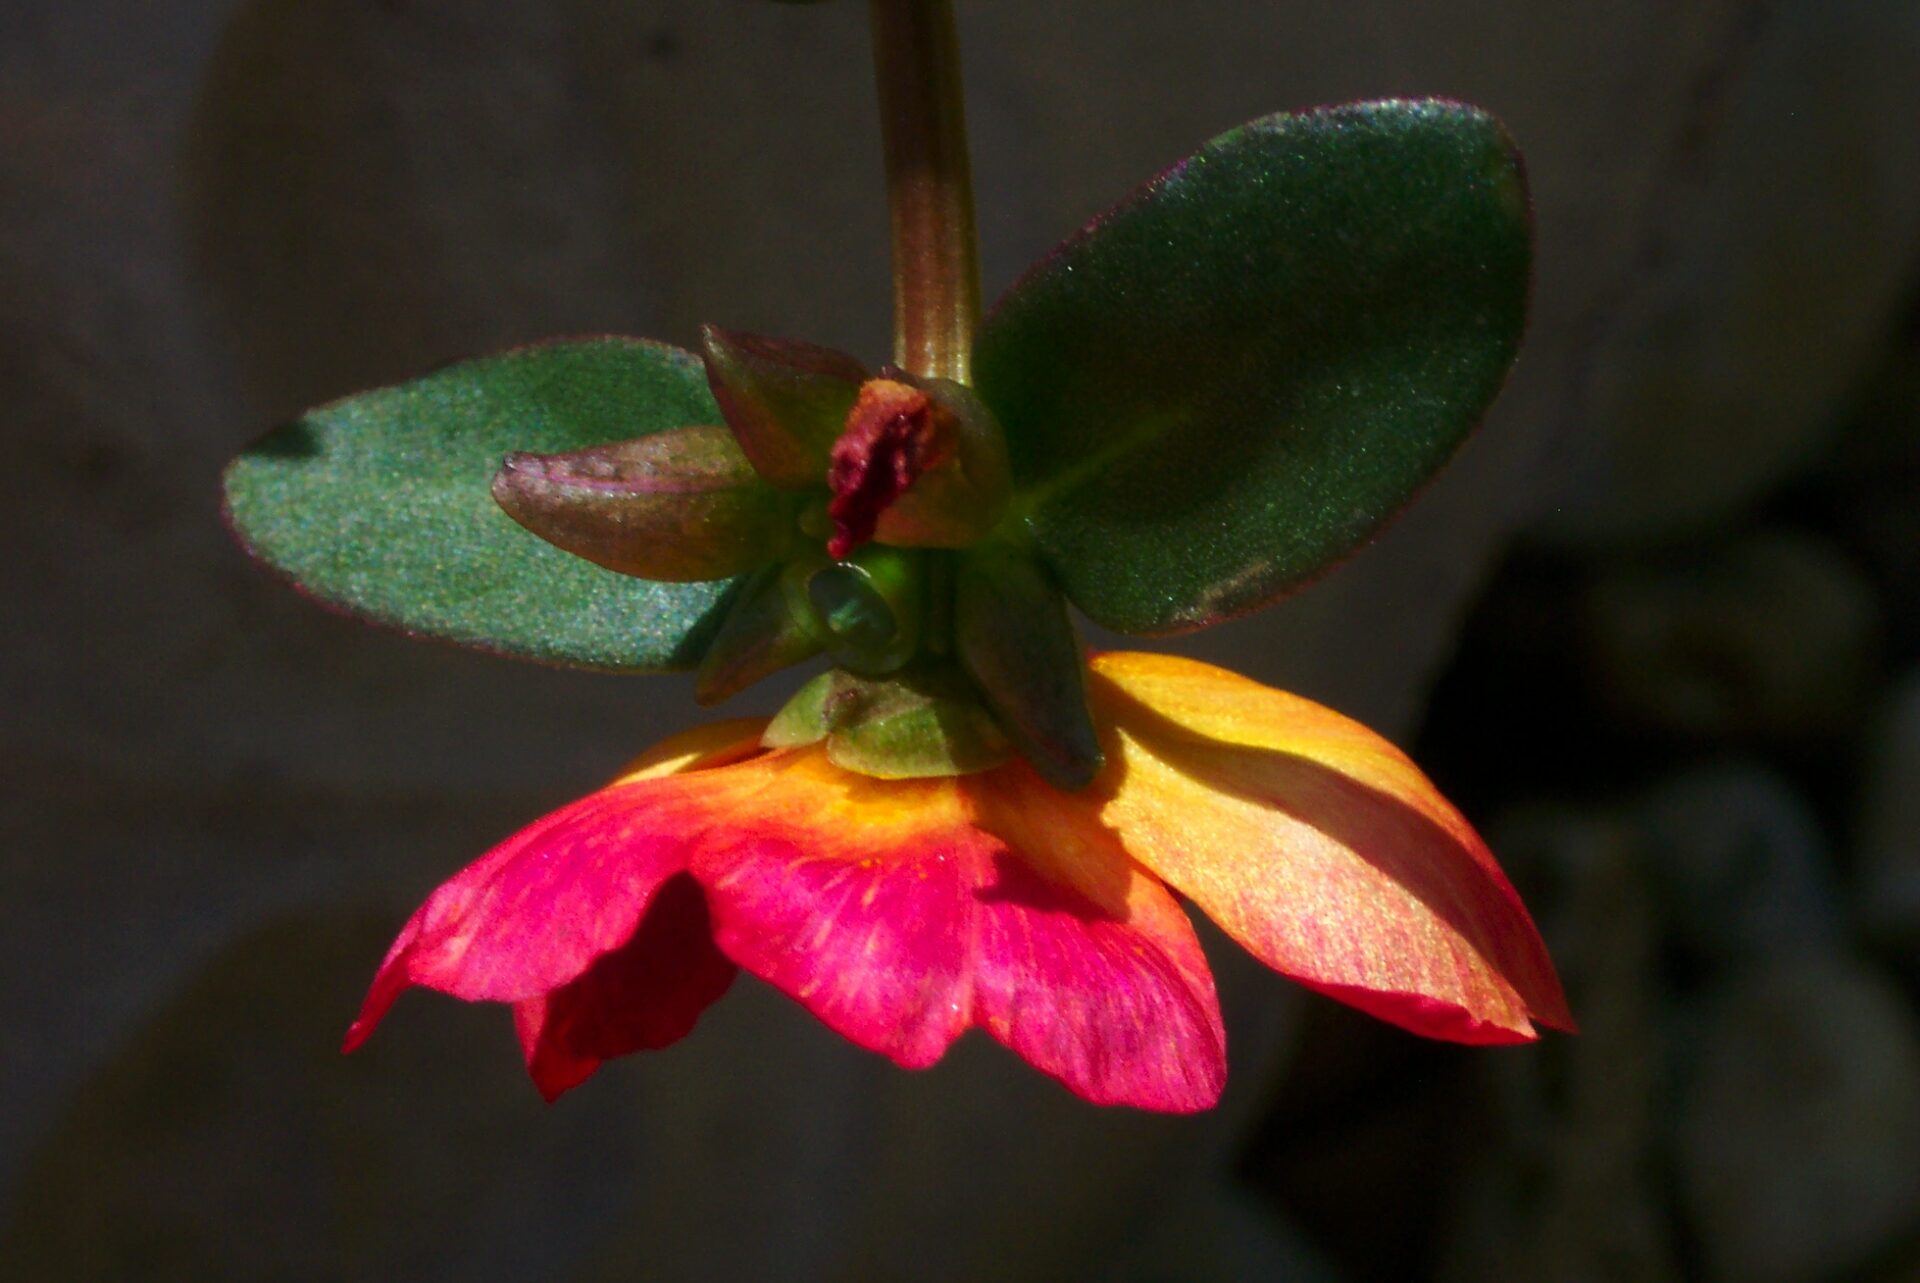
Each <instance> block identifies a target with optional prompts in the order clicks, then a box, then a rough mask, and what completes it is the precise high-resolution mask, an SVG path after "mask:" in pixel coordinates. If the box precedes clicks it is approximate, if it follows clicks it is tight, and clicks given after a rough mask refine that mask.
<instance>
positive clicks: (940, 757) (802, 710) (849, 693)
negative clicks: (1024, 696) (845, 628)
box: [761, 664, 1009, 780]
mask: <svg viewBox="0 0 1920 1283" xmlns="http://www.w3.org/2000/svg"><path fill="white" fill-rule="evenodd" d="M822 739H824V740H826V741H827V758H828V760H829V761H831V762H832V763H833V764H834V765H835V766H837V767H840V768H841V769H842V770H847V771H853V772H856V773H858V774H860V775H870V776H873V777H875V778H877V779H883V780H898V779H921V778H926V777H930V776H943V775H967V774H971V773H973V772H975V771H983V770H987V769H990V768H992V767H995V766H998V765H1000V764H1001V763H1003V762H1005V761H1006V760H1007V757H1008V753H1009V746H1008V744H1007V740H1006V737H1005V736H1004V735H1002V734H1001V733H1000V728H999V727H998V726H996V725H994V722H993V719H992V718H991V717H989V716H988V715H987V713H986V711H985V710H984V709H982V708H981V707H980V705H979V703H978V701H977V699H976V698H975V695H974V692H973V689H972V687H971V686H970V685H969V684H968V682H967V680H966V678H964V677H962V676H961V675H960V674H959V673H958V672H955V671H953V670H952V669H950V668H947V667H945V666H942V665H937V664H929V665H922V666H918V667H915V668H913V669H909V670H908V671H906V672H903V673H898V674H895V675H894V676H892V677H884V678H866V677H859V676H856V675H854V674H852V673H848V672H843V671H841V670H839V669H833V670H831V671H828V672H825V673H822V674H820V676H818V677H816V678H814V679H813V680H812V681H810V682H808V683H807V684H806V685H805V686H802V687H801V688H800V689H799V690H798V691H797V692H795V693H794V696H793V698H792V699H791V700H789V701H788V702H787V706H786V707H785V708H783V709H781V710H780V712H779V713H778V714H777V715H776V716H775V717H774V719H773V721H772V722H770V723H768V725H767V729H766V732H765V734H764V735H762V736H761V743H763V744H765V745H766V746H767V747H768V748H774V749H781V748H798V747H801V746H803V745H807V744H814V743H818V742H819V741H820V740H822Z"/></svg>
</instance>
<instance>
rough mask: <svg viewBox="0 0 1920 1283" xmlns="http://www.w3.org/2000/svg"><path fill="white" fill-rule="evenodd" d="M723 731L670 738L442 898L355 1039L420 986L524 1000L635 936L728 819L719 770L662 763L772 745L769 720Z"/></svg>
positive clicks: (407, 931)
mask: <svg viewBox="0 0 1920 1283" xmlns="http://www.w3.org/2000/svg"><path fill="white" fill-rule="evenodd" d="M709 730H711V728H706V729H705V730H703V731H701V732H694V733H691V734H689V735H688V736H682V737H676V738H675V739H672V740H668V741H667V742H666V743H665V744H663V745H661V746H660V748H659V749H656V750H655V753H653V754H649V755H648V757H647V758H644V759H642V762H641V763H639V764H636V766H637V767H639V768H640V769H639V770H638V772H637V773H636V774H632V775H630V776H629V777H627V778H624V779H623V780H622V781H620V782H617V783H615V784H613V785H610V786H609V787H607V788H604V789H602V790H600V791H599V792H598V793H594V794H591V795H589V796H587V797H584V798H582V799H581V800H580V801H578V802H575V803H573V804H571V805H569V806H565V807H562V808H561V809H560V810H558V811H555V812H553V813H552V814H551V815H548V816H546V817H544V818H543V819H540V820H537V821H535V822H534V823H533V824H531V825H529V826H527V827H526V828H524V829H522V830H521V831H520V832H518V833H516V834H514V835H513V836H512V837H510V838H508V839H507V840H506V841H505V842H502V843H501V844H500V845H499V846H496V847H495V848H493V850H491V851H489V852H487V853H486V854H485V855H483V856H481V857H480V859H478V860H476V861H475V862H474V863H472V864H470V865H468V866H467V867H466V868H465V869H462V870H461V871H460V872H459V873H456V874H455V875H454V876H453V877H452V878H451V879H450V880H448V881H447V882H445V883H444V884H442V885H441V886H440V887H439V889H437V890H436V891H434V893H433V894H432V895H430V896H428V897H427V900H426V903H424V904H422V905H421V906H420V908H419V909H418V910H417V911H416V912H415V913H414V915H413V917H412V918H411V919H409V920H408V922H407V924H406V926H405V927H403V928H402V929H401V932H400V936H399V938H398V939H397V940H395V941H394V943H393V947H392V948H391V949H390V950H389V951H388V953H387V957H386V959H385V961H383V962H382V963H381V964H380V970H379V971H378V973H376V975H375V977H374V982H373V986H372V988H371V989H370V990H369V991H368V993H367V997H366V1001H365V1003H364V1004H363V1005H362V1007H361V1010H360V1015H359V1018H358V1019H356V1020H355V1021H354V1023H353V1026H352V1027H351V1028H350V1029H349V1030H348V1031H347V1039H346V1049H347V1050H348V1051H352V1050H353V1049H354V1048H355V1047H358V1046H359V1045H360V1044H361V1043H363V1042H365V1041H366V1039H367V1038H368V1036H369V1035H371V1034H372V1032H373V1030H374V1027H375V1026H376V1025H378V1024H379V1022H380V1020H381V1019H382V1018H383V1017H384V1016H385V1015H386V1013H387V1011H388V1009H389V1008H391V1007H392V1005H393V1002H394V1000H395V999H396V998H398V997H399V995H400V994H401V993H402V992H404V991H405V990H406V989H407V988H408V987H410V986H412V985H421V986H424V987H426V988H429V989H438V990H440V991H441V992H442V993H449V994H452V995H453V996H455V997H457V998H465V999H468V1000H469V1001H479V1000H491V1001H496V1002H515V1003H518V1002H524V1001H526V1000H528V999H532V998H537V997H539V996H540V995H542V994H544V993H546V992H547V991H549V990H552V989H556V988H559V987H560V986H561V985H564V984H567V983H568V982H569V981H572V980H574V979H575V978H576V977H578V976H579V975H580V974H581V973H582V972H584V971H585V970H586V969H587V967H588V966H589V965H590V964H591V963H592V962H593V961H594V960H595V959H596V958H598V957H600V956H601V955H602V954H605V953H608V952H610V951H612V950H614V949H618V948H619V947H620V946H621V945H623V944H625V943H626V942H627V941H628V939H629V938H630V937H631V936H632V935H633V933H634V930H635V928H636V927H637V926H638V925H639V923H640V918H641V915H642V914H644V913H645V912H646V909H647V905H648V903H649V901H650V900H651V899H652V897H653V894H654V892H655V890H656V889H657V888H658V887H659V885H660V884H661V882H663V881H664V880H665V879H667V878H669V877H671V876H672V875H673V874H675V873H678V872H680V871H681V870H682V869H684V868H685V867H686V853H687V848H688V843H689V841H690V839H691V835H693V834H696V833H698V832H699V831H700V830H701V829H702V828H704V827H705V826H707V825H708V824H710V823H713V822H715V821H716V819H717V820H718V821H720V822H724V819H725V817H724V815H722V816H718V817H716V816H715V815H714V813H713V812H712V810H711V807H710V806H709V805H708V804H707V803H706V802H705V801H704V794H705V792H706V790H705V789H703V788H702V787H701V781H702V780H704V779H706V778H710V776H711V775H714V774H718V772H706V771H699V772H698V773H695V774H681V775H677V776H666V775H660V774H655V773H653V772H657V771H673V770H678V771H683V772H684V771H688V770H692V769H694V768H697V767H701V766H705V765H707V764H709V763H713V762H718V761H726V760H731V759H733V758H735V757H738V756H740V755H741V754H743V753H757V752H759V747H758V743H757V740H756V739H755V738H754V737H753V733H754V732H755V731H757V726H755V727H753V728H752V729H751V730H750V729H749V728H747V727H743V726H739V725H736V726H735V727H734V728H733V731H734V734H733V735H732V736H731V737H730V738H728V739H727V740H726V741H725V742H716V741H714V740H713V739H712V738H711V736H710V735H709V734H708V731H709ZM743 734H744V736H745V737H744V738H743V737H742V736H743Z"/></svg>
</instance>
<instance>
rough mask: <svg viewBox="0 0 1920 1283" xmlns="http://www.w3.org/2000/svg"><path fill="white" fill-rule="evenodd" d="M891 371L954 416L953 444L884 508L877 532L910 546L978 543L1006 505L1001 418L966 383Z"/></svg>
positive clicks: (947, 546) (998, 518)
mask: <svg viewBox="0 0 1920 1283" xmlns="http://www.w3.org/2000/svg"><path fill="white" fill-rule="evenodd" d="M889 373H890V375H891V377H895V378H898V379H900V380H901V381H903V382H905V383H908V384H911V385H912V386H913V387H916V388H918V389H919V390H920V391H922V392H924V393H925V394H926V395H927V396H928V397H930V398H931V399H932V400H933V402H934V403H935V404H936V405H937V406H939V407H940V409H941V410H942V411H944V412H945V414H946V415H948V416H950V419H951V422H952V425H953V427H952V433H953V448H952V450H951V451H950V452H949V453H948V455H947V457H946V458H945V459H944V460H942V461H941V462H940V463H938V464H936V465H935V466H933V467H932V468H930V469H928V470H926V471H924V472H922V473H921V474H920V475H919V476H917V477H915V478H914V480H913V484H912V485H911V486H909V487H908V488H907V490H906V492H905V493H904V494H902V495H900V496H898V497H897V498H896V499H895V500H894V501H893V502H892V503H891V504H889V505H888V506H887V507H886V508H885V509H884V510H883V511H882V512H881V513H880V520H879V524H878V526H877V527H876V537H878V538H879V539H880V540H881V541H882V542H883V543H890V544H895V545H898V546H901V547H907V548H965V547H967V546H968V545H969V544H973V543H977V542H978V541H979V540H980V539H981V538H982V537H983V536H984V535H985V534H986V533H987V532H988V531H990V530H992V529H993V528H994V526H996V525H998V524H999V522H1000V517H1001V515H1002V513H1003V512H1004V511H1005V510H1006V506H1007V441H1006V435H1005V434H1004V433H1003V432H1002V431H1001V429H1000V421H999V420H998V419H996V418H995V417H994V414H993V411H992V410H990V409H988V408H987V404H986V402H984V401H982V400H981V399H980V398H979V396H977V395H976V394H975V393H974V391H973V389H972V388H969V387H967V386H966V385H965V384H962V383H955V382H954V381H953V380H952V379H941V378H932V377H925V378H922V377H916V376H914V375H909V374H901V373H900V372H898V371H890V372H889Z"/></svg>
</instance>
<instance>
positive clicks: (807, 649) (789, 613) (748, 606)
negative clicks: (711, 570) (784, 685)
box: [693, 563, 822, 705]
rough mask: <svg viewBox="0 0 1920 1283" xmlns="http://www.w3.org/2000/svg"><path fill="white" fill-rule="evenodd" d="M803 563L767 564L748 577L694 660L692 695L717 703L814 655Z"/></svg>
mask: <svg viewBox="0 0 1920 1283" xmlns="http://www.w3.org/2000/svg"><path fill="white" fill-rule="evenodd" d="M812 570H813V567H812V566H811V565H809V564H806V563H800V564H788V565H784V566H767V567H764V568H762V569H761V570H759V571H758V572H756V573H755V574H753V575H751V576H750V577H748V579H747V580H746V582H744V583H742V584H741V585H740V591H739V593H738V594H736V596H735V597H734V599H733V601H732V603H731V604H730V605H729V606H728V607H727V616H726V618H725V619H724V620H722V621H721V623H720V630H719V631H718V632H717V633H715V634H714V638H713V642H712V644H711V645H709V646H708V647H707V653H706V656H705V657H704V658H703V659H701V661H700V675H699V677H698V678H697V679H696V680H695V681H694V686H693V697H694V699H695V700H696V701H698V702H699V703H701V704H703V705H707V704H718V703H719V702H720V701H721V700H724V699H726V698H728V697H729V696H732V695H736V694H738V693H739V692H741V691H743V690H745V689H746V688H747V687H749V686H751V685H753V684H754V683H755V682H757V681H759V680H760V679H761V678H763V677H770V676H772V675H773V674H774V673H777V672H779V671H780V670H781V669H783V668H788V667H791V666H792V665H794V664H798V663H801V662H803V661H805V660H808V659H811V658H813V657H814V656H815V655H817V654H819V653H820V649H821V644H822V639H821V637H820V636H819V634H818V633H817V632H815V630H814V628H813V627H812V623H811V621H812V617H813V607H812V604H811V603H810V602H809V601H808V599H807V585H806V577H807V575H808V574H809V573H811V571H812Z"/></svg>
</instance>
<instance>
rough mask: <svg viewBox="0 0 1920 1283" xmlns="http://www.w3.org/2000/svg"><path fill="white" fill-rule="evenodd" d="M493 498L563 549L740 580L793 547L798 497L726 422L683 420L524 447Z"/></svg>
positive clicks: (499, 477)
mask: <svg viewBox="0 0 1920 1283" xmlns="http://www.w3.org/2000/svg"><path fill="white" fill-rule="evenodd" d="M493 498H494V501H495V502H496V503H498V504H499V505H500V507H501V508H502V509H503V510H505V512H506V514H507V515H508V516H509V517H512V518H513V519H514V520H515V521H517V522H519V523H520V524H521V525H522V526H524V527H526V528H527V529H528V530H530V531H532V532H533V533H534V534H536V535H539V536H540V537H541V538H542V539H545V540H546V541H547V542H548V543H550V544H552V545H554V546H555V547H556V548H560V549H563V550H564V551H566V552H570V553H572V554H573V555H574V556H576V557H585V558H586V559H587V560H588V561H591V562H593V563H594V564H595V565H597V566H605V567H606V568H607V569H608V570H612V571H617V572H619V573H620V574H623V575H635V576H637V577H639V578H641V579H662V580H668V581H670V582H673V583H692V582H695V581H697V580H702V579H731V578H732V577H733V576H735V575H741V574H745V573H747V572H748V571H750V570H753V569H755V568H757V567H759V566H763V565H765V564H766V563H767V562H768V561H770V560H772V559H773V558H775V557H777V556H779V555H780V554H781V553H783V552H785V551H786V548H787V545H788V544H790V543H791V542H792V541H793V538H794V536H795V535H796V534H797V533H798V532H797V531H796V529H795V526H794V517H795V515H796V514H795V512H794V508H795V503H794V500H793V498H792V497H791V496H789V495H786V494H784V493H783V492H781V491H779V490H775V489H774V488H773V487H772V486H770V485H768V484H767V483H766V482H765V481H762V480H761V479H760V474H759V473H757V472H755V471H754V470H753V465H752V464H750V463H748V462H747V456H746V455H745V454H743V453H741V451H740V446H739V445H738V444H737V443H736V442H735V441H734V439H733V434H732V433H731V432H729V431H728V430H727V429H725V428H722V427H711V426H695V427H687V428H673V429H670V430H668V431H666V432H656V433H654V434H653V435H652V436H648V437H640V438H638V439H636V440H633V441H618V442H615V443H613V444H612V445H599V446H588V447H587V448H586V449H584V450H570V451H567V452H566V453H564V454H530V453H524V452H515V453H513V454H510V455H508V456H507V457H506V458H505V459H503V460H502V461H501V463H500V470H499V471H498V472H497V473H495V474H494V478H493Z"/></svg>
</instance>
